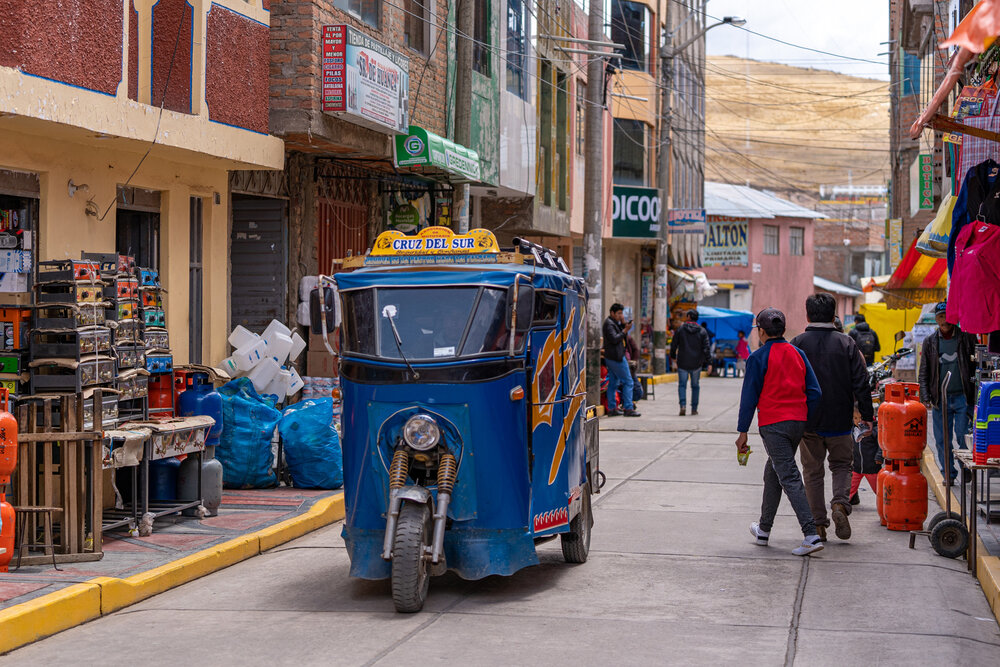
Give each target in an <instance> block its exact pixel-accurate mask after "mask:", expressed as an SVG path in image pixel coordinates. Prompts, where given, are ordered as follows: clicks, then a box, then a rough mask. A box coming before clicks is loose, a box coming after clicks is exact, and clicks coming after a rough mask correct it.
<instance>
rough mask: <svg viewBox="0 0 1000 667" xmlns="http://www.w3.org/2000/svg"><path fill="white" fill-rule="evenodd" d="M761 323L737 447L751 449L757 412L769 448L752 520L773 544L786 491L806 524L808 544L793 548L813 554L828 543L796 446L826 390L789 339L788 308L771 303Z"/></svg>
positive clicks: (762, 538)
mask: <svg viewBox="0 0 1000 667" xmlns="http://www.w3.org/2000/svg"><path fill="white" fill-rule="evenodd" d="M756 327H757V330H758V333H759V334H760V343H761V346H760V347H759V348H757V351H756V352H754V353H753V354H751V355H750V358H749V359H747V374H746V378H744V380H743V391H742V394H741V396H740V412H739V422H738V423H737V426H736V430H737V431H738V432H739V437H737V438H736V451H737V452H739V453H745V452H748V451H749V450H750V445H749V444H748V443H747V431H749V430H750V423H751V422H752V421H753V415H754V412H756V413H757V426H758V430H759V431H760V438H761V440H763V441H764V449H765V450H766V451H767V462H766V463H764V498H763V501H762V502H761V508H760V521H754V522H753V523H751V524H750V534H751V535H753V536H754V539H755V543H756V544H758V545H760V546H767V544H768V538H769V537H770V536H771V526H772V524H773V523H774V517H775V514H777V512H778V503H780V502H781V492H782V491H784V492H785V495H786V496H788V501H789V502H790V503H791V504H792V509H793V510H794V511H795V516H796V518H797V519H798V520H799V527H801V528H802V536H803V539H802V544H800V545H799V546H797V547H796V548H795V549H793V550H792V553H793V554H795V555H796V556H808V555H809V554H811V553H814V552H816V551H819V550H820V549H822V548H823V542H822V540H821V539H820V537H819V534H818V533H817V532H816V521H815V520H814V519H813V513H812V509H810V507H809V500H808V499H807V498H806V490H805V487H804V486H803V484H802V474H801V473H800V472H799V468H798V466H797V465H796V464H795V450H796V449H798V446H799V441H800V440H802V435H803V433H805V430H806V422H807V421H808V420H809V418H810V417H811V416H812V415H813V412H814V410H815V409H816V407H817V406H818V405H819V402H820V399H821V398H822V393H823V392H822V390H821V389H820V386H819V381H818V380H817V379H816V374H815V373H814V372H813V368H812V366H811V365H810V364H809V359H808V358H807V357H806V355H805V353H804V352H803V351H802V350H800V349H798V348H797V347H795V346H794V345H792V344H791V343H789V342H788V341H786V340H785V338H784V336H785V315H784V313H782V312H781V311H780V310H778V309H776V308H765V309H764V310H762V311H760V313H758V314H757V322H756Z"/></svg>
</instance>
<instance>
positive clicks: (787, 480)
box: [759, 421, 816, 537]
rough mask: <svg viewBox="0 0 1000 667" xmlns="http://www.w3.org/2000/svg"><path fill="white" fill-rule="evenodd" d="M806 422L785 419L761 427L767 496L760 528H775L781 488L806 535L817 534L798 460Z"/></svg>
mask: <svg viewBox="0 0 1000 667" xmlns="http://www.w3.org/2000/svg"><path fill="white" fill-rule="evenodd" d="M805 426H806V423H805V422H797V421H784V422H778V423H777V424H769V425H767V426H761V427H760V429H759V430H760V439H761V440H763V441H764V450H765V451H766V452H767V461H766V462H765V463H764V498H763V500H762V501H761V505H760V529H761V530H763V531H766V532H771V526H772V525H773V524H774V515H775V514H777V513H778V505H779V504H780V503H781V492H782V491H784V492H785V495H786V496H788V502H790V503H791V504H792V509H793V510H794V511H795V518H797V519H798V520H799V527H800V528H802V534H803V535H804V536H806V537H809V536H810V535H815V534H816V521H815V520H814V519H813V513H812V509H810V507H809V500H808V499H807V498H806V489H805V486H804V485H803V483H802V475H801V473H799V468H798V466H797V465H796V464H795V450H796V449H798V446H799V441H800V440H801V439H802V434H803V433H804V432H805V430H806V429H805Z"/></svg>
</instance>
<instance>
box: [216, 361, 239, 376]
mask: <svg viewBox="0 0 1000 667" xmlns="http://www.w3.org/2000/svg"><path fill="white" fill-rule="evenodd" d="M219 368H220V369H221V370H223V371H225V372H226V374H227V375H229V377H231V378H234V377H236V376H237V375H239V374H240V367H239V366H237V365H236V360H235V359H233V358H232V357H226V358H225V359H223V360H222V361H221V362H219Z"/></svg>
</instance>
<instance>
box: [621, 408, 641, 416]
mask: <svg viewBox="0 0 1000 667" xmlns="http://www.w3.org/2000/svg"><path fill="white" fill-rule="evenodd" d="M625 416H626V417H641V416H642V415H640V414H639V413H638V412H636V411H635V410H626V411H625Z"/></svg>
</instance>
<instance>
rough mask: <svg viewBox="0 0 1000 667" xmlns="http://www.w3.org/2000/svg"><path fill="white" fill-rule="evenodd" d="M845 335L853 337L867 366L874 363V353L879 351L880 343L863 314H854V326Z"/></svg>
mask: <svg viewBox="0 0 1000 667" xmlns="http://www.w3.org/2000/svg"><path fill="white" fill-rule="evenodd" d="M847 335H848V336H850V337H851V338H853V339H854V342H855V343H856V344H857V346H858V349H859V350H861V354H862V355H863V356H864V358H865V363H866V364H868V365H869V366H871V365H872V364H874V363H875V353H876V352H879V351H881V349H882V344H881V343H879V342H878V334H877V333H875V331H874V330H873V329H872V328H871V325H870V324H868V322H866V321H865V316H864V315H862V314H861V313H858V314H857V315H855V316H854V328H853V329H851V332H850V333H849V334H847Z"/></svg>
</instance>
